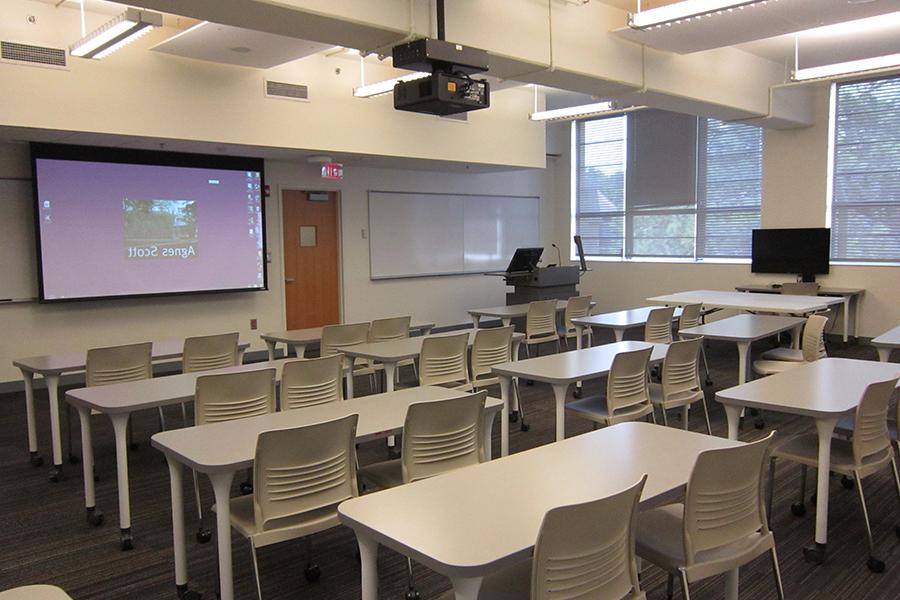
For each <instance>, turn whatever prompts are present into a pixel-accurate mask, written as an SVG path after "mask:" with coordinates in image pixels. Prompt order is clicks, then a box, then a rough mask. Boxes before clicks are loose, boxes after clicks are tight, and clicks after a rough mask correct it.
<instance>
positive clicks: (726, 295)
mask: <svg viewBox="0 0 900 600" xmlns="http://www.w3.org/2000/svg"><path fill="white" fill-rule="evenodd" d="M647 301H648V302H655V303H659V304H678V305H681V306H683V305H685V304H697V303H700V304H702V305H703V306H704V307H705V308H733V309H738V310H757V311H763V312H774V313H798V314H802V313H810V312H815V311H818V310H824V309H826V308H828V307H829V306H831V305H832V304H840V303H843V301H844V300H843V298H834V297H831V298H830V297H827V296H795V295H790V294H755V293H753V292H723V291H721V290H692V291H688V292H678V293H675V294H665V295H662V296H654V297H653V298H647Z"/></svg>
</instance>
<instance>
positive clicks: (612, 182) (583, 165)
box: [575, 116, 626, 257]
mask: <svg viewBox="0 0 900 600" xmlns="http://www.w3.org/2000/svg"><path fill="white" fill-rule="evenodd" d="M625 120H626V118H625V117H624V116H620V117H611V118H606V119H595V120H593V121H578V122H577V123H576V126H575V135H576V155H577V164H576V169H575V179H576V181H575V189H576V196H575V233H576V234H577V235H580V236H581V240H582V242H583V243H584V252H585V254H587V255H588V256H604V257H621V256H622V248H623V242H624V238H625V221H624V216H625V136H626V131H625Z"/></svg>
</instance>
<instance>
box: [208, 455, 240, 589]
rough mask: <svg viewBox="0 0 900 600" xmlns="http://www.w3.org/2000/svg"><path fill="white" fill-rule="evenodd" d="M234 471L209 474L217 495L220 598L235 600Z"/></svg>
mask: <svg viewBox="0 0 900 600" xmlns="http://www.w3.org/2000/svg"><path fill="white" fill-rule="evenodd" d="M232 479H234V471H220V472H217V473H209V480H210V482H211V483H212V486H213V491H214V492H215V494H216V542H217V544H218V546H219V597H220V598H221V600H234V576H233V575H232V572H231V499H230V498H231V480H232Z"/></svg>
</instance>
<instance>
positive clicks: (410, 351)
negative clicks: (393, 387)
mask: <svg viewBox="0 0 900 600" xmlns="http://www.w3.org/2000/svg"><path fill="white" fill-rule="evenodd" d="M460 333H463V332H462V331H452V332H448V333H439V334H436V335H429V336H418V337H411V338H402V339H396V340H387V341H384V342H369V343H366V344H356V345H354V346H347V347H345V348H341V353H342V354H346V355H347V356H353V357H356V358H368V359H371V360H378V361H391V362H395V361H400V360H405V359H407V358H415V357H417V356H419V354H420V353H421V352H422V342H423V341H424V340H425V338H426V337H446V336H451V335H458V334H460ZM468 333H469V346H471V345H472V344H473V343H474V342H475V334H476V333H477V330H474V329H473V330H469V332H468ZM523 339H525V334H524V333H518V332H516V333H513V341H515V342H520V341H522V340H523Z"/></svg>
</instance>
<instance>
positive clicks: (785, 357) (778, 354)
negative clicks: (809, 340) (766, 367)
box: [760, 348, 803, 362]
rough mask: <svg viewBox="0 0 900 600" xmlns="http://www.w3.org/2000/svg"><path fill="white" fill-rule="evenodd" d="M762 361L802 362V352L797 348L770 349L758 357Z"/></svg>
mask: <svg viewBox="0 0 900 600" xmlns="http://www.w3.org/2000/svg"><path fill="white" fill-rule="evenodd" d="M760 358H761V359H763V360H781V361H785V362H803V350H800V349H798V348H772V349H771V350H766V351H765V352H763V353H762V354H761V355H760Z"/></svg>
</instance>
